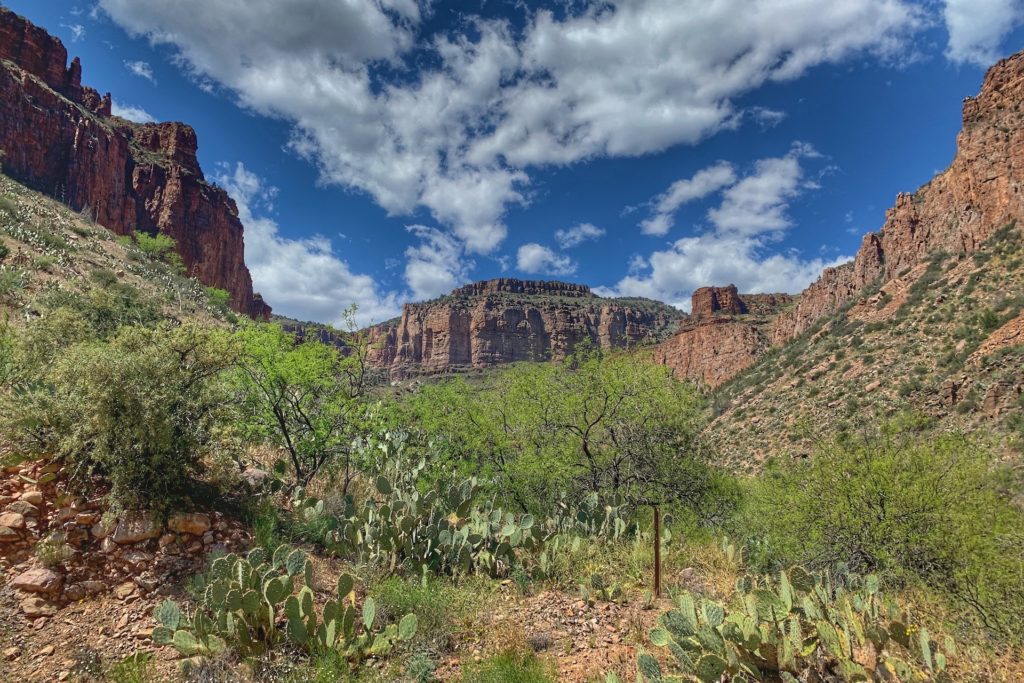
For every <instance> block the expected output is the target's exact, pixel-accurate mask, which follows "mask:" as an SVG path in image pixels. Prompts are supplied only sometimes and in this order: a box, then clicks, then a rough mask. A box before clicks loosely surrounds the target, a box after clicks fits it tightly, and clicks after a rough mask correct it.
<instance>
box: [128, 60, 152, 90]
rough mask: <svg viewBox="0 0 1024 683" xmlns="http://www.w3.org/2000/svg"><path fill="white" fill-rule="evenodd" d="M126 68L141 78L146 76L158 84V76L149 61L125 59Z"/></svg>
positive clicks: (148, 79)
mask: <svg viewBox="0 0 1024 683" xmlns="http://www.w3.org/2000/svg"><path fill="white" fill-rule="evenodd" d="M124 68H126V69H128V71H130V72H132V73H133V74H135V75H136V76H138V77H139V78H145V79H146V80H147V81H149V82H150V83H153V84H154V85H155V84H156V76H155V75H153V67H151V66H150V65H149V63H148V62H143V61H135V62H129V61H125V63H124Z"/></svg>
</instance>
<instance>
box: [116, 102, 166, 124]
mask: <svg viewBox="0 0 1024 683" xmlns="http://www.w3.org/2000/svg"><path fill="white" fill-rule="evenodd" d="M110 111H111V113H113V115H114V116H120V117H121V118H122V119H128V120H129V121H134V122H135V123H154V122H155V121H156V118H155V117H154V116H153V115H152V114H150V113H149V112H148V111H146V110H145V109H143V108H142V107H134V106H132V105H130V104H122V103H121V102H118V101H117V100H114V101H113V102H111V106H110Z"/></svg>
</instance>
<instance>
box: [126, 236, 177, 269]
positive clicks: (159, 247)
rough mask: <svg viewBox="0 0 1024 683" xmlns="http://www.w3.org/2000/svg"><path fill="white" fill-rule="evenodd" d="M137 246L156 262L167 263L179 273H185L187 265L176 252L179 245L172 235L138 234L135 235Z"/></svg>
mask: <svg viewBox="0 0 1024 683" xmlns="http://www.w3.org/2000/svg"><path fill="white" fill-rule="evenodd" d="M135 244H136V246H138V248H139V250H140V251H141V252H142V253H143V254H145V255H146V256H148V257H149V258H151V259H153V260H154V261H160V262H162V263H166V264H167V265H169V266H171V267H172V268H173V269H174V270H175V271H177V272H179V273H184V272H185V263H184V262H183V261H182V260H181V255H180V254H178V252H177V251H176V246H177V243H176V242H175V241H174V238H173V237H171V236H170V235H164V234H163V233H157V234H156V235H149V234H147V233H144V232H137V233H135Z"/></svg>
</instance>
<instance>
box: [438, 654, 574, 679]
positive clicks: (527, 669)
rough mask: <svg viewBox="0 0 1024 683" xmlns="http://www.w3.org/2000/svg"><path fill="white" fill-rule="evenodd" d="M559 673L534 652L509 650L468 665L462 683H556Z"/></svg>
mask: <svg viewBox="0 0 1024 683" xmlns="http://www.w3.org/2000/svg"><path fill="white" fill-rule="evenodd" d="M557 674H558V672H557V671H556V670H555V667H554V665H553V664H551V663H549V662H545V661H543V660H541V659H539V658H538V657H537V656H536V655H534V654H533V653H532V652H528V651H525V650H509V651H506V652H502V653H499V654H496V655H492V656H490V657H488V658H487V659H484V660H483V661H481V662H476V663H472V664H468V665H467V666H466V668H465V670H464V671H463V674H462V676H461V677H460V678H459V679H458V680H459V681H460V683H554V681H556V680H558V679H557Z"/></svg>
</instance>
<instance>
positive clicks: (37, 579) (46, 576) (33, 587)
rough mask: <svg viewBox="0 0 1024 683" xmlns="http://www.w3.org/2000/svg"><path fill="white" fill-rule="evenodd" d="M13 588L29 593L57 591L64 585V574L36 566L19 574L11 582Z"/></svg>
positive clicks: (51, 592)
mask: <svg viewBox="0 0 1024 683" xmlns="http://www.w3.org/2000/svg"><path fill="white" fill-rule="evenodd" d="M11 585H12V586H14V587H15V588H17V589H19V590H23V591H27V592H29V593H50V594H53V593H57V592H59V591H60V589H61V586H63V585H64V575H63V574H58V573H57V572H55V571H53V570H52V569H46V568H45V567H38V568H36V569H29V570H28V571H27V572H24V573H22V574H19V575H18V576H16V577H15V578H14V581H12V582H11Z"/></svg>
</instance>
